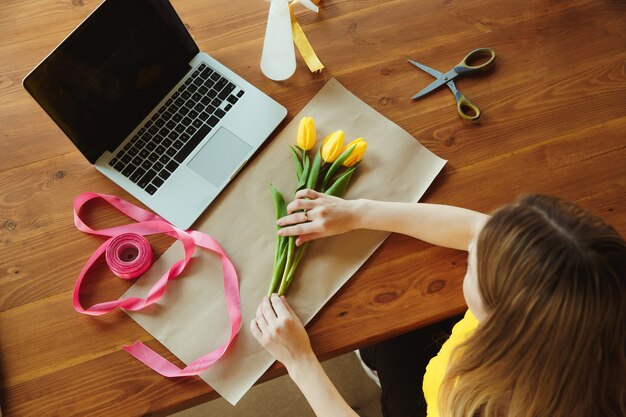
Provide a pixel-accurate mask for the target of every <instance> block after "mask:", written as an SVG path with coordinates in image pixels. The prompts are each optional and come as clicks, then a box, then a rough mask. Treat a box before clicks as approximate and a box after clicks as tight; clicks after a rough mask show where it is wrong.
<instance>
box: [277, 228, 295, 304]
mask: <svg viewBox="0 0 626 417" xmlns="http://www.w3.org/2000/svg"><path fill="white" fill-rule="evenodd" d="M295 247H296V238H295V236H290V237H289V241H288V243H287V257H286V258H287V259H286V261H285V266H284V268H283V276H282V278H281V280H280V287H279V288H278V295H284V294H285V291H287V287H289V283H290V282H291V280H290V279H289V271H290V269H291V260H292V259H293V251H294V248H295ZM292 278H293V276H292Z"/></svg>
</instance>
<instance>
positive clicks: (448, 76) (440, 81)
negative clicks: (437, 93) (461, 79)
mask: <svg viewBox="0 0 626 417" xmlns="http://www.w3.org/2000/svg"><path fill="white" fill-rule="evenodd" d="M457 75H459V74H458V73H457V72H456V71H455V70H454V69H451V70H450V71H448V72H446V73H445V74H442V75H440V76H439V77H437V79H436V80H435V81H433V82H432V83H430V84H429V85H428V86H426V87H425V88H423V89H422V90H421V91H420V92H419V93H417V94H415V95H414V96H413V97H411V99H412V100H416V99H418V98H420V97H423V96H425V95H426V94H428V93H430V92H431V91H434V90H436V89H438V88H439V87H441V86H442V85H444V84H446V83H448V82H449V81H451V80H453V79H454V78H455V77H456V76H457Z"/></svg>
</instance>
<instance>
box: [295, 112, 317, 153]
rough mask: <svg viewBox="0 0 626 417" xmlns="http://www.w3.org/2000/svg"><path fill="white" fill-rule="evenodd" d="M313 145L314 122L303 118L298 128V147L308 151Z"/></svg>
mask: <svg viewBox="0 0 626 417" xmlns="http://www.w3.org/2000/svg"><path fill="white" fill-rule="evenodd" d="M313 145H315V122H314V121H313V118H312V117H303V118H302V120H300V125H299V126H298V146H299V147H300V148H301V149H304V150H305V151H308V150H309V149H311V148H312V147H313Z"/></svg>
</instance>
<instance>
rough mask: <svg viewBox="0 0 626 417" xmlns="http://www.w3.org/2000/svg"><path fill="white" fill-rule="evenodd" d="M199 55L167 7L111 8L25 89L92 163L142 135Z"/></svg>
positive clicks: (110, 1) (151, 2)
mask: <svg viewBox="0 0 626 417" xmlns="http://www.w3.org/2000/svg"><path fill="white" fill-rule="evenodd" d="M197 53H198V47H197V46H196V44H195V43H194V41H193V39H192V38H191V36H190V35H189V32H187V30H186V28H185V27H184V25H183V23H182V22H181V21H180V19H179V17H178V16H177V14H176V12H175V11H174V9H173V8H172V6H171V4H170V3H169V2H168V1H167V0H132V1H129V0H106V1H105V2H104V3H103V4H102V5H100V6H99V7H98V9H97V10H95V11H94V12H93V13H92V14H91V15H90V16H89V17H88V18H87V19H86V20H85V21H84V22H83V23H82V24H81V25H80V26H79V27H78V28H77V29H76V30H75V31H74V32H73V33H72V34H71V35H70V36H69V37H68V38H67V39H66V40H65V41H64V42H63V43H61V45H59V46H58V47H57V48H56V49H55V50H54V51H53V52H52V53H51V54H50V55H49V56H48V57H47V58H46V59H45V60H44V61H43V62H42V63H41V64H40V65H39V66H37V68H35V69H34V70H33V71H32V72H31V73H30V74H29V75H28V76H27V77H26V79H25V80H24V86H25V88H26V89H27V90H28V91H29V92H30V94H31V95H32V96H33V97H34V98H35V100H37V102H38V103H39V104H40V105H41V106H42V107H43V109H44V110H45V111H46V112H47V113H48V114H49V115H50V117H51V118H52V119H53V120H54V121H55V122H56V123H57V124H58V125H59V127H60V128H61V129H62V130H63V132H65V134H66V135H67V136H68V137H69V138H70V139H71V140H72V142H74V144H75V145H76V147H78V149H79V150H80V151H81V152H82V153H83V155H85V157H86V158H87V159H88V160H89V161H90V162H91V163H94V162H95V161H96V160H97V159H98V157H99V156H100V155H101V154H102V153H103V152H104V151H105V150H109V151H113V150H114V149H115V148H116V147H117V146H118V145H119V144H120V143H121V142H122V141H123V140H124V138H125V137H127V136H128V134H129V133H130V132H131V131H132V130H133V129H134V128H135V127H137V125H138V124H139V123H140V122H141V120H142V119H143V118H145V117H146V116H147V115H148V113H150V111H151V110H152V109H153V108H154V107H155V106H156V105H157V104H158V102H159V101H160V100H162V99H163V97H164V96H165V94H167V92H168V91H169V90H171V88H172V87H174V85H175V84H176V83H177V82H178V81H180V79H181V78H182V77H183V75H184V74H185V73H186V72H188V71H189V65H188V63H189V61H190V60H191V59H192V58H193V57H194V56H195V55H196V54H197Z"/></svg>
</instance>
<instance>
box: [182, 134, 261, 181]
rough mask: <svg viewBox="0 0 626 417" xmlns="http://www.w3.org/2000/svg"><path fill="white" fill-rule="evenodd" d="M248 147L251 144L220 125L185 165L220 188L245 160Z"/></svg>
mask: <svg viewBox="0 0 626 417" xmlns="http://www.w3.org/2000/svg"><path fill="white" fill-rule="evenodd" d="M250 149H252V146H250V145H248V144H247V143H246V142H244V141H243V140H241V139H239V138H238V137H237V136H235V135H234V134H232V133H231V132H229V131H228V130H227V129H226V128H224V127H220V128H219V130H218V131H217V132H215V134H214V135H213V136H212V137H211V139H209V141H208V142H207V143H205V144H204V146H203V147H202V149H200V152H198V153H197V154H196V155H195V156H194V157H193V158H192V160H191V161H190V162H189V163H188V164H187V166H189V168H191V169H192V170H193V171H194V172H196V173H197V174H198V175H200V176H201V177H202V178H204V179H205V180H207V181H208V182H210V183H211V184H213V185H214V186H215V187H218V188H220V187H221V186H222V185H223V184H224V183H225V182H226V181H228V180H229V179H230V177H231V176H232V175H233V174H234V173H235V172H236V171H237V168H239V167H240V166H241V164H242V163H243V162H244V161H245V160H246V157H247V156H248V154H249V153H250Z"/></svg>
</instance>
